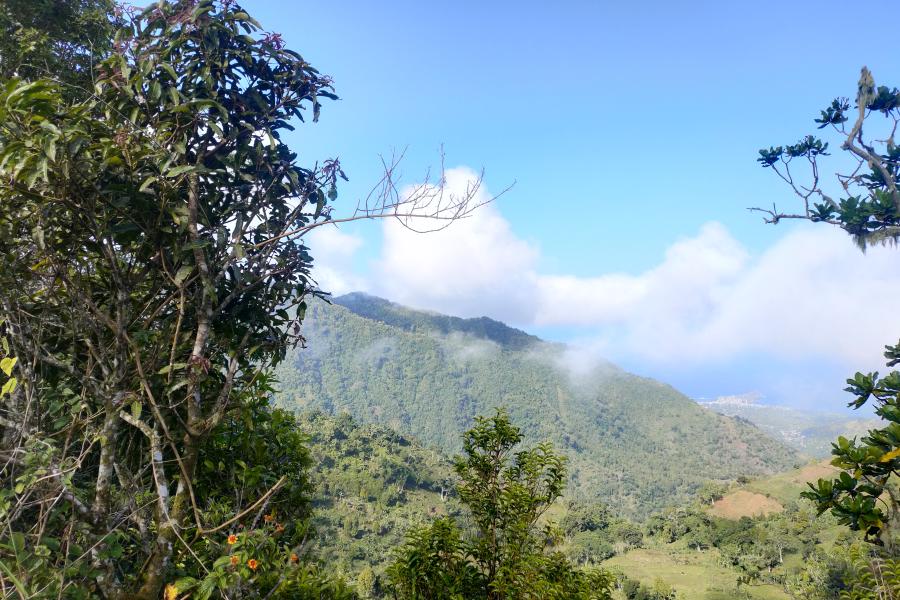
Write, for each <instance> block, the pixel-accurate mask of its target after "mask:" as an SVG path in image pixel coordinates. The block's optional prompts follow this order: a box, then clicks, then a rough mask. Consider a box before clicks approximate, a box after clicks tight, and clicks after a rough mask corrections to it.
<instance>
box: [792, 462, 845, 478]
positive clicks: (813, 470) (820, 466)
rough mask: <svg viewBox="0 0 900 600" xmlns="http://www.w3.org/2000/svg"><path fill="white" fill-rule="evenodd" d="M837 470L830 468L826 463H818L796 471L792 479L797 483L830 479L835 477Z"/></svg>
mask: <svg viewBox="0 0 900 600" xmlns="http://www.w3.org/2000/svg"><path fill="white" fill-rule="evenodd" d="M837 473H838V469H836V468H835V467H832V466H831V465H830V464H828V463H827V462H820V463H816V464H814V465H807V466H805V467H803V468H802V469H800V470H799V471H797V474H796V475H795V476H794V477H793V479H794V481H796V482H797V483H807V482H809V481H818V480H819V479H830V478H832V477H835V476H836V475H837Z"/></svg>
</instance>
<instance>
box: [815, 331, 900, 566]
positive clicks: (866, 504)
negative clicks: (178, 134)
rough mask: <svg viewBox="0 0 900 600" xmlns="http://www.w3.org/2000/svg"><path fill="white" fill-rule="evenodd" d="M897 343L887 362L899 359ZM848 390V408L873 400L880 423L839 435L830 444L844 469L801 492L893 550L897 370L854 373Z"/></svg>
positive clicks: (899, 524) (899, 395) (898, 451)
mask: <svg viewBox="0 0 900 600" xmlns="http://www.w3.org/2000/svg"><path fill="white" fill-rule="evenodd" d="M898 350H900V344H898V345H897V346H888V347H887V351H886V352H885V357H886V358H887V359H888V366H894V365H896V364H897V362H900V361H898V360H897V358H896V354H897V352H898ZM847 384H848V387H847V388H846V391H848V392H850V393H851V394H853V395H854V396H855V399H854V400H853V401H852V402H850V406H852V407H854V408H859V407H861V406H863V405H865V404H866V403H868V402H872V403H874V404H875V414H876V415H878V416H879V417H881V419H883V422H884V423H885V425H884V427H882V428H880V429H873V430H871V431H869V433H868V435H866V436H864V437H863V438H861V439H860V440H859V441H857V440H856V439H853V440H848V439H847V438H845V437H843V436H841V437H839V438H838V440H837V442H836V443H835V444H834V449H833V450H832V454H834V459H833V460H832V464H833V465H834V466H836V467H840V468H841V469H844V471H843V472H842V473H841V474H840V476H839V477H838V478H836V479H833V480H819V481H818V482H817V484H816V485H813V484H810V488H811V489H810V490H808V491H806V492H804V494H803V495H804V496H805V497H807V498H809V499H811V500H813V501H815V502H816V503H817V504H818V506H819V510H820V511H821V512H824V511H826V510H830V511H831V512H832V513H833V514H834V515H835V516H836V517H837V518H838V519H839V520H840V522H841V523H843V524H845V525H848V526H849V527H850V528H851V529H853V530H861V531H863V532H865V534H866V536H867V538H869V539H870V540H872V541H875V542H877V543H879V544H881V545H884V546H886V547H887V548H888V550H889V551H896V550H897V548H896V547H895V546H896V543H897V540H896V537H897V535H898V532H900V495H898V494H900V492H898V490H897V489H896V477H897V475H898V470H900V372H897V371H891V372H890V373H889V374H888V375H886V376H885V377H881V378H879V376H878V373H869V374H865V375H864V374H862V373H857V374H856V375H855V376H854V377H853V378H852V379H848V380H847Z"/></svg>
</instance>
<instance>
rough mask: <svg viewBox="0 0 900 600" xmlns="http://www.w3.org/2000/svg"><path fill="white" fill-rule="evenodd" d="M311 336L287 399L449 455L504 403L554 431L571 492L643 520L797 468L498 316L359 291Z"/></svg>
mask: <svg viewBox="0 0 900 600" xmlns="http://www.w3.org/2000/svg"><path fill="white" fill-rule="evenodd" d="M303 335H304V337H305V338H306V341H307V344H306V346H307V347H306V348H303V349H300V348H298V349H296V350H294V351H293V352H292V353H291V354H290V355H289V356H288V357H287V359H286V360H285V361H284V362H283V363H282V364H281V366H280V367H279V369H278V372H277V377H278V379H279V382H280V389H281V392H280V393H279V395H278V396H277V401H278V402H279V403H280V404H281V405H283V406H285V407H288V408H292V409H295V410H308V409H318V410H322V411H325V412H327V413H332V414H338V413H340V412H341V411H346V412H348V413H349V414H350V415H352V416H353V417H354V418H355V419H357V420H359V421H360V422H362V423H377V424H381V425H387V426H389V427H391V428H393V429H395V430H397V431H399V432H401V433H403V434H404V435H413V436H415V437H416V438H418V439H419V440H421V441H422V442H423V443H424V444H425V445H429V446H433V447H435V448H437V449H439V450H441V451H443V452H445V453H447V454H453V453H455V452H458V451H459V450H460V444H461V442H460V434H461V433H462V432H463V431H465V430H466V429H468V428H469V427H470V426H471V424H472V422H473V419H474V417H475V416H476V415H484V414H490V413H491V412H492V411H493V410H494V409H495V408H497V407H505V408H506V409H507V410H508V412H509V414H510V417H511V418H512V420H513V422H515V423H516V424H517V425H518V426H520V427H522V429H523V432H524V434H525V436H526V440H525V441H526V442H528V443H534V442H539V441H543V440H550V441H552V442H553V443H554V444H555V446H556V447H557V448H559V449H561V450H562V451H564V452H565V453H566V454H567V455H568V456H569V461H570V462H569V472H570V476H571V484H570V494H571V495H572V496H573V497H576V498H582V499H585V500H595V499H599V500H602V501H604V502H606V503H608V504H610V505H612V506H614V507H615V508H616V509H618V510H620V511H621V513H622V514H625V515H629V516H632V517H635V518H642V517H644V516H646V515H647V514H649V513H650V512H651V511H653V510H655V509H659V508H662V507H663V506H667V505H671V504H673V503H676V502H679V501H681V500H686V499H688V498H689V497H690V496H691V494H692V493H693V492H695V491H696V490H697V489H698V487H699V486H700V485H701V484H702V483H703V482H705V481H707V480H709V479H721V480H726V479H734V478H736V477H738V476H741V475H762V474H767V473H772V472H775V471H780V470H784V469H787V468H790V467H791V466H793V464H794V463H795V456H796V453H795V452H794V451H793V450H791V449H789V448H788V447H787V446H785V445H784V444H782V443H781V442H779V441H776V440H775V439H773V438H771V437H769V436H768V435H766V434H764V433H762V432H761V431H760V430H759V429H757V428H756V427H754V426H753V425H751V424H749V423H747V422H746V421H742V420H738V419H733V418H730V417H726V416H722V415H719V414H716V413H715V412H713V411H710V410H706V409H704V408H702V407H700V406H698V405H697V403H695V402H694V401H692V400H691V399H689V398H687V397H686V396H684V395H683V394H681V393H679V392H678V391H676V390H675V389H673V388H672V387H670V386H668V385H665V384H663V383H660V382H658V381H654V380H653V379H648V378H644V377H638V376H636V375H632V374H630V373H627V372H625V371H623V370H621V369H619V368H618V367H616V366H614V365H612V364H610V363H606V362H598V363H596V364H592V365H590V366H585V365H584V363H583V361H573V360H572V357H571V352H570V350H569V349H568V348H567V347H566V346H564V345H562V344H551V343H547V342H544V341H542V340H540V339H538V338H536V337H534V336H530V335H528V334H527V333H524V332H522V331H519V330H516V329H513V328H511V327H508V326H506V325H504V324H503V323H500V322H498V321H494V320H491V319H487V318H481V319H458V318H455V317H447V316H444V315H439V314H434V313H428V312H422V311H416V310H412V309H409V308H405V307H402V306H400V305H397V304H394V303H391V302H388V301H386V300H383V299H379V298H374V297H371V296H366V295H363V294H350V295H347V296H341V297H339V298H335V299H334V300H333V304H331V305H329V304H326V303H324V302H314V303H312V304H311V306H310V307H309V310H308V311H307V314H306V319H305V321H304V324H303Z"/></svg>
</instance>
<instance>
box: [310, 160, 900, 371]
mask: <svg viewBox="0 0 900 600" xmlns="http://www.w3.org/2000/svg"><path fill="white" fill-rule="evenodd" d="M471 177H474V174H473V173H472V172H471V171H469V170H467V169H454V170H451V171H449V172H448V186H450V187H451V188H454V187H455V188H458V189H459V190H461V189H464V188H465V185H466V182H467V181H468V179H469V178H471ZM480 193H482V194H485V197H486V194H487V192H486V191H485V190H482V191H481V192H480ZM317 231H321V232H322V234H321V235H320V236H318V237H316V238H314V239H315V241H316V242H317V244H318V245H314V244H313V243H312V241H311V242H310V246H311V248H312V251H313V254H314V256H315V257H316V261H317V265H318V266H317V267H316V272H315V275H316V277H317V279H318V280H319V281H320V283H321V284H322V286H323V287H324V288H327V289H331V290H332V291H336V292H340V291H346V290H348V289H351V288H356V289H365V290H367V291H370V292H372V293H376V294H379V295H382V296H385V297H387V298H389V299H391V300H394V301H397V302H400V303H403V304H408V305H411V306H415V307H420V308H428V309H433V310H438V311H441V312H446V313H450V314H454V315H459V316H480V315H488V316H491V317H494V318H497V319H501V320H504V321H507V322H511V323H514V324H519V325H522V326H527V325H534V326H577V327H579V328H582V330H583V331H585V336H584V337H585V339H584V340H583V346H584V347H585V348H586V350H587V351H588V352H592V353H598V354H601V355H604V356H606V357H609V358H612V359H618V358H622V357H629V358H638V359H641V360H645V361H648V362H653V363H658V364H670V365H671V364H686V365H687V364H700V363H716V362H727V361H730V360H734V359H735V358H736V357H739V356H741V355H744V354H748V353H762V354H764V355H768V356H772V357H775V358H776V359H785V360H792V359H796V358H811V357H816V356H821V357H823V358H827V359H829V360H831V361H837V362H839V363H842V364H847V365H855V366H862V365H865V364H871V365H872V366H873V367H877V366H879V365H878V358H879V357H880V351H879V350H880V348H881V347H882V346H883V345H884V344H886V343H890V342H892V341H896V338H897V335H898V334H900V331H898V330H897V325H898V324H900V323H898V321H897V319H896V303H897V298H900V271H898V269H897V268H896V263H897V260H898V258H900V256H898V254H897V253H898V252H900V251H898V250H896V249H892V248H873V249H870V250H869V252H868V254H867V255H863V254H862V253H861V252H859V250H858V249H857V248H856V247H855V246H854V245H853V243H852V242H851V241H850V240H849V239H848V237H847V236H846V235H845V234H844V233H843V232H841V231H840V230H836V229H834V228H830V227H826V226H810V227H798V228H793V229H791V230H789V232H788V233H787V234H786V235H785V236H784V237H783V238H782V239H781V240H780V241H779V242H777V243H776V244H774V245H773V246H772V247H770V248H769V249H768V250H767V251H765V252H764V253H763V254H762V255H760V256H756V257H753V256H751V255H750V254H749V253H748V252H747V250H746V249H745V248H744V247H743V246H742V245H741V244H740V243H739V242H738V241H737V240H736V239H734V237H732V236H731V234H730V233H729V232H728V231H727V229H726V228H725V227H724V226H723V225H721V224H719V223H714V222H713V223H707V224H705V225H703V226H702V227H701V228H700V230H699V232H698V233H697V234H696V235H694V236H692V237H688V238H684V239H681V240H678V241H676V242H675V243H673V244H672V245H671V246H670V247H669V249H668V250H667V251H666V253H665V256H663V257H662V259H661V261H660V263H659V264H658V265H657V266H655V267H654V268H652V269H649V270H647V271H645V272H643V273H639V274H623V273H613V274H602V275H598V276H596V277H588V278H586V277H576V276H572V275H566V274H554V273H542V272H539V270H538V268H537V265H538V259H539V256H540V251H539V249H538V248H537V247H536V246H535V245H534V244H533V243H530V242H527V241H525V240H523V239H521V238H519V237H517V236H516V234H515V233H514V232H513V231H512V229H511V227H510V224H509V222H508V221H506V220H505V219H504V218H503V216H502V215H501V214H500V212H499V211H498V209H497V207H496V206H495V205H493V204H489V205H487V206H485V207H482V208H481V209H479V210H478V211H476V213H475V214H474V215H473V216H472V217H471V218H469V219H465V220H463V221H461V222H458V223H454V224H453V225H452V226H451V227H449V228H448V229H445V230H443V231H440V232H437V233H432V234H427V235H422V234H416V233H412V232H410V231H408V230H406V229H404V228H403V227H402V226H400V225H399V224H398V223H396V222H390V221H386V222H384V224H383V234H384V240H383V245H382V248H381V253H380V255H379V257H378V258H377V259H376V260H375V261H374V262H373V263H372V268H371V273H370V275H369V277H368V278H367V279H365V280H363V279H361V278H359V277H354V276H352V275H349V273H351V271H350V270H349V269H348V268H346V266H347V265H349V263H350V260H351V258H352V256H350V255H352V252H354V251H355V250H356V249H357V248H358V247H359V244H354V243H353V242H352V241H351V240H348V239H347V238H348V237H349V236H343V234H340V233H339V232H333V230H331V229H330V228H324V229H320V230H317ZM328 236H332V237H328ZM341 236H343V237H341ZM329 286H330V287H329Z"/></svg>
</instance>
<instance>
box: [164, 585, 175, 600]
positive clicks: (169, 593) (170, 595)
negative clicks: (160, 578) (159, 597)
mask: <svg viewBox="0 0 900 600" xmlns="http://www.w3.org/2000/svg"><path fill="white" fill-rule="evenodd" d="M176 598H178V588H176V587H175V586H174V585H172V584H171V583H167V584H166V600H176Z"/></svg>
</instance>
